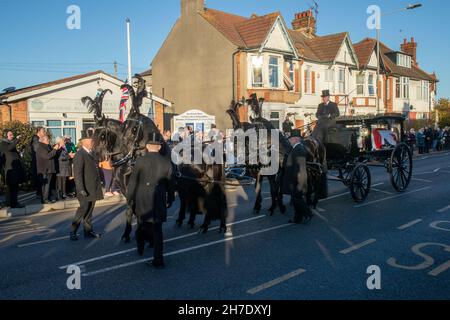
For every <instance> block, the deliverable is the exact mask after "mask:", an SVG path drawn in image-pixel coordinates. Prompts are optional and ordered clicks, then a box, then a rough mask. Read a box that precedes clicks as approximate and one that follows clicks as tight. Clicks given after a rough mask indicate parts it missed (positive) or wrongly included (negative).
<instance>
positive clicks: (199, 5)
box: [181, 0, 205, 17]
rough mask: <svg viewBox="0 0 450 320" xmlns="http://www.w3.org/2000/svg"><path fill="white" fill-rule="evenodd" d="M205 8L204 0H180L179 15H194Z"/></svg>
mask: <svg viewBox="0 0 450 320" xmlns="http://www.w3.org/2000/svg"><path fill="white" fill-rule="evenodd" d="M204 10H205V0H181V16H182V17H189V16H194V15H195V14H197V13H198V12H203V11H204Z"/></svg>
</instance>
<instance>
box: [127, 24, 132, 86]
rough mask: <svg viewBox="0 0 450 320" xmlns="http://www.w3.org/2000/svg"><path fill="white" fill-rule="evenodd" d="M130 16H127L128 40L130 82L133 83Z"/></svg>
mask: <svg viewBox="0 0 450 320" xmlns="http://www.w3.org/2000/svg"><path fill="white" fill-rule="evenodd" d="M130 22H131V21H130V18H127V42H128V84H129V85H131V82H132V81H131V37H130Z"/></svg>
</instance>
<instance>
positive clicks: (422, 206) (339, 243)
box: [0, 153, 450, 300]
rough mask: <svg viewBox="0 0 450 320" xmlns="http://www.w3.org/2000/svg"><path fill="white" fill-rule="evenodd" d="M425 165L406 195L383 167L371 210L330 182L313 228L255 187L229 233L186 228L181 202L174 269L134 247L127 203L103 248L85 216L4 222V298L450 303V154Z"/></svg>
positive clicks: (168, 249) (375, 175) (243, 198)
mask: <svg viewBox="0 0 450 320" xmlns="http://www.w3.org/2000/svg"><path fill="white" fill-rule="evenodd" d="M414 166H415V168H414V180H413V181H412V183H411V185H410V187H409V188H408V190H407V191H406V192H405V193H403V194H399V193H396V192H395V191H394V189H393V188H392V187H391V185H390V182H389V179H388V176H387V174H386V171H385V170H383V169H382V168H371V171H372V184H373V189H372V191H371V193H370V195H369V198H368V199H367V201H366V202H365V203H363V204H360V205H358V204H355V203H354V202H352V200H351V197H350V195H349V193H348V190H347V189H346V188H345V187H344V186H343V185H342V184H339V183H335V182H330V198H329V199H327V200H326V201H322V202H321V203H320V205H319V208H318V210H317V211H316V216H315V217H314V219H313V220H312V221H311V223H310V224H308V225H292V224H288V220H289V218H290V215H292V209H290V210H289V212H288V213H287V214H286V215H281V214H280V213H279V212H277V213H276V214H275V215H274V216H273V217H269V216H266V215H265V214H261V215H260V216H255V215H253V212H252V208H253V199H254V193H253V191H252V190H251V189H246V190H243V189H242V188H237V189H236V190H230V191H229V193H228V199H229V205H230V210H229V218H228V224H229V226H230V228H229V232H228V233H227V234H226V235H223V234H219V233H218V231H217V228H214V227H217V226H218V222H215V223H214V224H213V228H212V229H211V230H210V232H209V233H208V234H206V235H203V234H198V233H197V232H196V230H190V229H189V228H188V227H187V226H186V225H185V226H183V227H182V228H176V227H175V226H174V225H175V219H176V218H175V217H176V214H177V210H176V209H177V207H176V206H174V208H173V209H171V210H170V214H169V216H170V218H169V221H168V222H167V223H166V224H165V225H164V236H165V239H166V243H165V254H166V258H165V259H166V264H167V266H166V268H165V269H164V270H154V269H153V268H151V267H148V266H147V265H146V264H145V262H146V261H148V260H149V259H151V257H152V250H151V249H146V252H145V256H144V258H142V257H139V256H138V255H137V253H136V251H135V246H134V243H131V244H128V245H125V244H122V243H121V242H120V236H121V234H122V231H123V226H124V206H123V205H116V206H112V207H104V208H98V209H96V211H95V214H94V226H95V228H96V230H97V231H99V232H102V233H103V237H102V238H101V239H99V240H95V241H88V240H84V239H82V238H81V239H80V241H78V242H76V243H72V242H70V241H69V240H68V237H67V235H68V231H69V226H70V221H71V219H72V217H73V215H74V211H64V212H54V213H50V214H45V215H36V216H31V217H26V218H20V219H9V220H3V221H0V253H1V255H0V257H1V259H0V274H1V277H0V299H183V300H185V299H202V300H205V299H206V300H207V299H246V300H247V299H250V300H252V299H256V300H259V299H276V300H278V299H450V154H448V153H447V154H439V155H432V156H429V157H422V158H419V159H416V160H415V162H414ZM265 191H267V186H266V190H265ZM268 197H269V194H268V193H267V192H265V193H264V198H266V199H265V202H264V205H265V209H266V210H267V209H268V208H269V206H270V201H269V200H268ZM285 202H286V203H288V202H289V199H286V200H285ZM264 213H266V211H264ZM200 220H201V217H199V218H198V220H197V222H198V225H200V223H201V222H202V221H200ZM71 265H76V266H78V267H79V268H80V271H81V277H80V285H81V289H80V290H77V289H74V290H70V289H69V288H68V286H67V280H68V277H70V276H72V275H73V274H72V273H71V274H68V273H67V268H68V266H71ZM371 266H372V267H371ZM373 266H375V267H373ZM369 267H371V268H369ZM368 268H369V273H368ZM373 270H375V271H373ZM75 275H76V273H75ZM369 278H370V279H369ZM71 279H72V280H73V279H74V278H71ZM72 280H71V281H72ZM71 281H69V282H70V283H76V282H73V281H72V282H71ZM368 283H369V286H368ZM370 284H372V285H375V286H376V287H378V288H380V289H374V290H369V288H368V287H371V288H373V287H372V286H371V285H370ZM378 285H379V286H378Z"/></svg>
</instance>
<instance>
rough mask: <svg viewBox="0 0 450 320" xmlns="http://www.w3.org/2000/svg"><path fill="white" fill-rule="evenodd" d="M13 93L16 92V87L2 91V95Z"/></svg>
mask: <svg viewBox="0 0 450 320" xmlns="http://www.w3.org/2000/svg"><path fill="white" fill-rule="evenodd" d="M13 91H16V87H9V88H6V89H3V91H2V92H3V93H10V92H13Z"/></svg>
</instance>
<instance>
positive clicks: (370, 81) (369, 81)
mask: <svg viewBox="0 0 450 320" xmlns="http://www.w3.org/2000/svg"><path fill="white" fill-rule="evenodd" d="M367 87H368V89H369V96H374V95H375V85H374V76H373V74H369V77H368V79H367Z"/></svg>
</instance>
